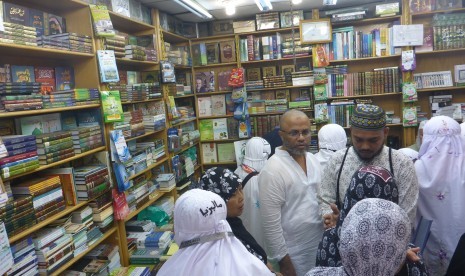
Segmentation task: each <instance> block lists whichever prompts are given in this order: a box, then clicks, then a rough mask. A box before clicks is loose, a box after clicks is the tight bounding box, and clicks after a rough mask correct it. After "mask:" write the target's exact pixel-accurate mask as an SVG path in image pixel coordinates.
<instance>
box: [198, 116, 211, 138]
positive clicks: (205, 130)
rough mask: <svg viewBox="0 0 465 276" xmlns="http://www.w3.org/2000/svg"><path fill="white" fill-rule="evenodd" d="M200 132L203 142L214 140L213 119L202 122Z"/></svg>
mask: <svg viewBox="0 0 465 276" xmlns="http://www.w3.org/2000/svg"><path fill="white" fill-rule="evenodd" d="M199 130H200V140H201V141H207V140H213V120H212V119H206V120H200V123H199Z"/></svg>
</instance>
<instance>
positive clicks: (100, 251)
mask: <svg viewBox="0 0 465 276" xmlns="http://www.w3.org/2000/svg"><path fill="white" fill-rule="evenodd" d="M83 259H86V260H91V262H90V263H89V264H90V265H88V266H89V267H90V266H92V265H98V264H99V263H100V262H101V261H105V262H107V263H108V265H107V266H106V268H107V269H106V273H105V275H110V274H111V273H112V272H113V271H114V270H116V269H119V268H121V262H120V257H119V247H118V246H117V245H113V244H99V245H97V246H96V247H95V248H94V249H93V250H92V251H90V252H89V253H87V254H86V255H85V256H84V257H83ZM97 261H98V262H97Z"/></svg>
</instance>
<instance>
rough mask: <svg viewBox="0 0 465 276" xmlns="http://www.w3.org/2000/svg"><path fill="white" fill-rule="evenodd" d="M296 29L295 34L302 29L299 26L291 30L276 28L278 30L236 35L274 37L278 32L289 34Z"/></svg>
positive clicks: (290, 28)
mask: <svg viewBox="0 0 465 276" xmlns="http://www.w3.org/2000/svg"><path fill="white" fill-rule="evenodd" d="M293 29H294V31H295V32H297V33H298V32H299V29H300V27H299V26H294V27H289V28H276V29H268V30H257V31H253V32H247V33H238V34H236V35H238V36H248V35H274V34H276V33H277V32H278V33H287V32H292V30H293Z"/></svg>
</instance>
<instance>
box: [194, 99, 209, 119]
mask: <svg viewBox="0 0 465 276" xmlns="http://www.w3.org/2000/svg"><path fill="white" fill-rule="evenodd" d="M197 106H198V108H199V117H207V116H212V100H211V97H199V98H197Z"/></svg>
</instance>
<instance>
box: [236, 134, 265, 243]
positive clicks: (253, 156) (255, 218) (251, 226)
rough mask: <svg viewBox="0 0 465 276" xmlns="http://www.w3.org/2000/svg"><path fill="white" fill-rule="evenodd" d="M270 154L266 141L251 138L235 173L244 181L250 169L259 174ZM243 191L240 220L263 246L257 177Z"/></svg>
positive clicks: (251, 179)
mask: <svg viewBox="0 0 465 276" xmlns="http://www.w3.org/2000/svg"><path fill="white" fill-rule="evenodd" d="M270 154H271V146H270V143H268V141H266V140H265V139H263V138H261V137H252V138H250V139H249V141H248V142H247V144H246V146H245V155H244V160H243V161H242V163H243V165H245V166H242V165H239V166H238V167H237V169H236V171H235V173H236V174H237V175H238V176H239V177H240V178H241V179H244V178H245V177H246V176H247V175H248V174H249V173H250V169H253V170H255V171H257V172H260V171H261V170H262V168H263V166H265V163H266V160H268V157H269V156H270ZM243 191H244V211H243V213H242V215H241V216H240V218H241V219H242V223H243V224H244V227H245V228H246V229H247V231H249V233H250V234H251V235H252V237H254V238H255V240H256V241H257V243H258V244H259V245H260V246H261V247H263V248H266V246H265V237H264V236H263V226H262V217H261V215H260V209H259V208H260V203H259V191H258V175H257V176H254V177H252V178H250V179H249V181H248V182H247V183H246V185H245V186H244V187H243Z"/></svg>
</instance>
